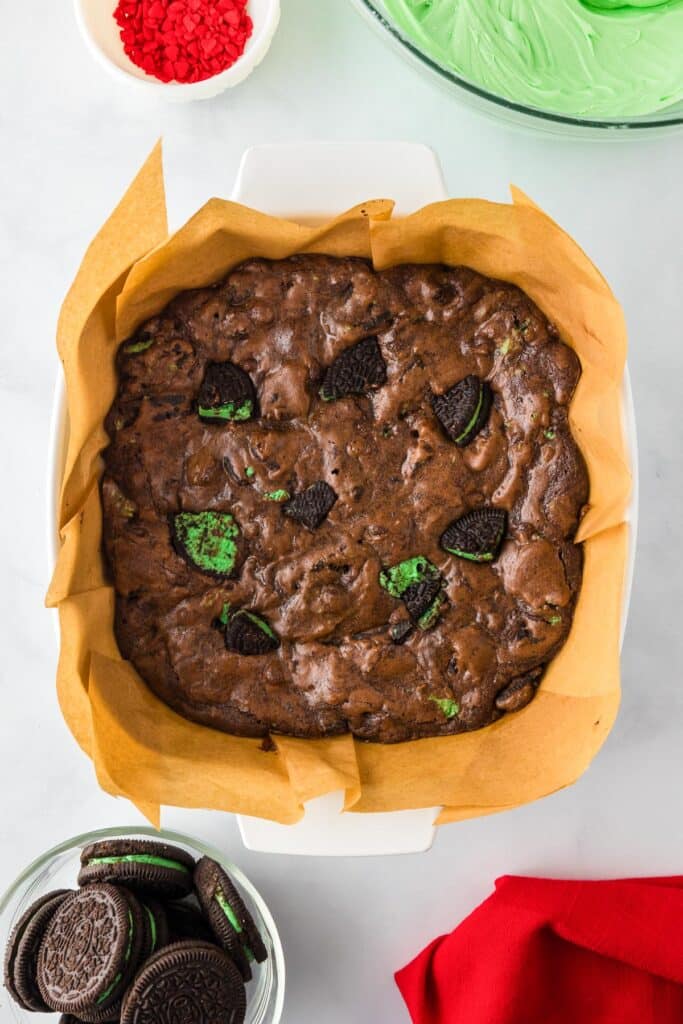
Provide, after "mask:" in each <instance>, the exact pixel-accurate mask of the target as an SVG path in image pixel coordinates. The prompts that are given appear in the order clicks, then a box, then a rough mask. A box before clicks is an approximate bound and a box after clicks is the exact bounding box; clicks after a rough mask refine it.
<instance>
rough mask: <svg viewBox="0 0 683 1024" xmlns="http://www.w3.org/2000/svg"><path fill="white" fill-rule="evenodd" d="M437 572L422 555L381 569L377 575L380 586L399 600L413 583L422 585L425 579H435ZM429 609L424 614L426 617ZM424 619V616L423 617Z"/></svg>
mask: <svg viewBox="0 0 683 1024" xmlns="http://www.w3.org/2000/svg"><path fill="white" fill-rule="evenodd" d="M438 575H439V570H438V569H437V568H436V566H435V565H432V563H431V562H430V561H429V559H428V558H425V557H424V556H423V555H416V556H415V557H414V558H407V559H406V560H405V562H399V563H398V565H392V567H391V568H390V569H383V570H382V572H381V573H380V574H379V582H380V586H382V587H383V588H384V589H385V590H388V591H389V593H390V594H391V596H392V597H398V598H400V597H401V596H402V595H403V594H404V593H405V592H406V590H407V589H408V587H411V586H412V585H413V584H414V583H422V582H423V581H424V580H427V579H436V578H437V577H438ZM430 611H431V609H429V610H428V611H427V612H425V615H428V614H429V612H430ZM423 618H424V616H423Z"/></svg>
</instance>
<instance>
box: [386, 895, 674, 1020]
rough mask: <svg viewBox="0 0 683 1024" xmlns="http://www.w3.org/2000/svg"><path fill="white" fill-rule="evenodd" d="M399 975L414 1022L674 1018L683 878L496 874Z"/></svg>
mask: <svg viewBox="0 0 683 1024" xmlns="http://www.w3.org/2000/svg"><path fill="white" fill-rule="evenodd" d="M396 981H397V984H398V987H399V988H400V990H401V993H402V995H403V998H404V999H405V1001H406V1003H407V1005H408V1009H409V1010H410V1013H411V1016H412V1019H413V1021H414V1024H593V1022H595V1024H598V1022H599V1024H674V1022H675V1024H682V1022H683V878H640V879H624V880H620V881H607V882H563V881H554V880H551V879H542V878H513V877H505V878H500V879H498V881H497V882H496V889H495V892H494V893H493V894H492V895H491V896H490V897H489V898H488V899H487V900H486V901H485V902H484V903H482V904H481V906H480V907H478V908H477V909H476V910H475V911H474V913H472V914H470V916H469V917H468V918H466V919H465V920H464V921H463V922H462V924H461V925H459V927H458V928H456V929H455V931H453V932H451V934H450V935H444V936H441V938H438V939H436V940H435V941H434V942H432V943H431V945H429V946H428V947H427V948H426V949H425V950H423V952H422V953H420V955H419V956H418V957H417V958H416V959H415V960H413V962H412V963H410V964H408V966H407V967H404V968H403V970H401V971H399V972H398V973H397V974H396Z"/></svg>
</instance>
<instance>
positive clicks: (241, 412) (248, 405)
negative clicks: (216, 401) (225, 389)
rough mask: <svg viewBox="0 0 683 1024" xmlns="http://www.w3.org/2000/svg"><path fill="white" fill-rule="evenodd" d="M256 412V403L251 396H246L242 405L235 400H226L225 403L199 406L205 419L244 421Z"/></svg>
mask: <svg viewBox="0 0 683 1024" xmlns="http://www.w3.org/2000/svg"><path fill="white" fill-rule="evenodd" d="M253 414H254V403H253V402H252V400H251V398H246V399H245V400H244V401H243V402H242V404H241V405H237V406H236V404H235V402H226V403H225V405H217V406H215V407H214V406H207V405H200V406H199V415H200V416H201V418H202V419H203V420H234V421H235V422H242V421H243V420H250V419H251V417H252V416H253Z"/></svg>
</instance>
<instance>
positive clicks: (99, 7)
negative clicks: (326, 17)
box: [74, 0, 280, 103]
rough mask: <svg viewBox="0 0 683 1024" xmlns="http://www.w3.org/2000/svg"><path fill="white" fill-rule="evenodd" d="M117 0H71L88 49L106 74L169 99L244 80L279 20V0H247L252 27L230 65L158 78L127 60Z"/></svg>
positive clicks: (206, 94)
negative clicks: (203, 74) (199, 75)
mask: <svg viewBox="0 0 683 1024" xmlns="http://www.w3.org/2000/svg"><path fill="white" fill-rule="evenodd" d="M116 7H117V0H74V9H75V12H76V21H77V22H78V26H79V28H80V30H81V34H82V36H83V38H84V40H85V42H86V43H87V45H88V48H89V49H90V51H91V53H92V54H93V55H94V56H95V58H96V59H97V61H98V62H99V63H100V64H101V65H102V67H103V68H105V70H107V71H108V72H109V74H111V75H113V76H114V78H116V79H118V80H119V81H120V82H123V83H124V84H128V85H131V86H133V87H134V88H136V89H138V90H139V91H142V92H146V93H147V95H148V96H155V95H156V96H158V97H160V98H161V99H166V100H171V101H172V102H181V103H182V102H186V101H188V100H207V99H211V98H212V97H213V96H218V94H219V93H221V92H223V91H224V90H225V89H229V88H230V87H231V86H233V85H237V84H238V83H239V82H242V81H244V79H245V78H246V77H247V75H249V74H251V72H252V71H253V70H254V68H255V67H256V66H257V65H258V64H260V63H261V61H262V60H263V58H264V57H265V55H266V53H267V52H268V50H269V48H270V44H271V43H272V41H273V37H274V35H275V31H276V29H277V27H278V23H279V21H280V0H249V6H248V12H249V16H250V17H251V20H252V21H253V23H254V30H253V32H252V34H251V36H250V37H249V39H248V40H247V45H246V47H245V50H244V53H243V54H242V56H241V57H239V58H238V60H236V61H235V63H234V64H233V65H232V67H230V68H227V70H225V71H221V72H219V74H217V75H214V76H213V77H212V78H207V79H205V80H204V81H203V82H187V83H183V82H160V81H159V80H158V79H157V78H154V77H153V76H152V75H148V74H147V73H146V72H145V71H143V70H142V68H139V67H138V66H137V65H136V64H133V62H132V61H131V60H130V58H129V57H128V56H127V54H126V52H125V51H124V49H123V43H122V42H121V36H120V28H119V26H118V25H117V23H116V21H115V20H114V11H115V10H116Z"/></svg>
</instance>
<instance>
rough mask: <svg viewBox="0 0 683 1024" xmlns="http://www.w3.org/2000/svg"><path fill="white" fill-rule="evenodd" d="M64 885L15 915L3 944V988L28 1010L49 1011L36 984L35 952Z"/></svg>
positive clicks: (63, 895) (65, 891)
mask: <svg viewBox="0 0 683 1024" xmlns="http://www.w3.org/2000/svg"><path fill="white" fill-rule="evenodd" d="M69 894H70V893H69V890H68V889H58V890H56V891H55V892H49V893H46V895H45V896H42V897H41V898H40V899H39V900H37V901H36V902H35V903H33V904H32V905H31V906H30V907H29V908H28V910H27V911H25V913H24V914H22V916H21V917H20V918H19V920H18V922H17V923H16V925H15V926H14V928H13V930H12V933H11V935H10V937H9V940H8V942H7V946H6V948H5V964H4V982H5V988H6V989H7V991H8V992H9V994H10V995H11V996H12V999H13V1000H14V1002H15V1003H16V1004H17V1005H18V1006H20V1007H21V1008H22V1010H28V1011H29V1012H32V1013H49V1009H50V1008H49V1007H48V1006H47V1005H46V1003H45V1000H44V999H43V997H42V996H41V994H40V989H39V988H38V977H37V975H38V952H39V950H40V944H41V942H42V941H43V936H44V934H45V931H46V930H47V926H48V925H49V923H50V921H51V920H52V918H53V917H54V915H55V914H56V912H57V910H58V909H59V907H60V906H61V905H62V903H63V902H64V900H65V899H66V898H67V896H69Z"/></svg>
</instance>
